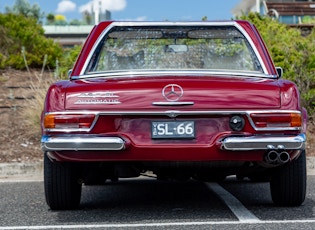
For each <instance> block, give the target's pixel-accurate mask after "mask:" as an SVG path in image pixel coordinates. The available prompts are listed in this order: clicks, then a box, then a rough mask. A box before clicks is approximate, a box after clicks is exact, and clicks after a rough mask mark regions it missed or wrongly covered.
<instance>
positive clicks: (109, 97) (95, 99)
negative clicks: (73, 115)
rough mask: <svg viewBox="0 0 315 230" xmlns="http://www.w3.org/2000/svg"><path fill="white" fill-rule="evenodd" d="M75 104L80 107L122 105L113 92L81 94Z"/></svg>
mask: <svg viewBox="0 0 315 230" xmlns="http://www.w3.org/2000/svg"><path fill="white" fill-rule="evenodd" d="M78 98H79V99H78V100H77V101H76V102H75V103H74V104H79V105H89V104H92V105H96V104H103V105H116V104H120V103H121V102H120V101H119V96H118V95H116V94H115V93H113V92H96V93H81V94H80V95H79V96H78Z"/></svg>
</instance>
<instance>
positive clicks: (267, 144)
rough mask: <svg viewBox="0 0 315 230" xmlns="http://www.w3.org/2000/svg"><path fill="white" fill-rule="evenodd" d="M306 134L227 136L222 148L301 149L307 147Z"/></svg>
mask: <svg viewBox="0 0 315 230" xmlns="http://www.w3.org/2000/svg"><path fill="white" fill-rule="evenodd" d="M305 141H306V136H305V134H299V135H297V136H250V137H227V138H225V139H223V141H222V143H221V148H222V149H225V150H232V151H246V150H272V149H287V150H301V149H304V148H305Z"/></svg>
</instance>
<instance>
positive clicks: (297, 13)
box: [232, 0, 315, 25]
mask: <svg viewBox="0 0 315 230" xmlns="http://www.w3.org/2000/svg"><path fill="white" fill-rule="evenodd" d="M249 12H257V13H260V14H262V15H266V14H268V15H270V16H272V17H275V18H277V19H278V21H279V22H282V23H286V24H290V25H295V24H309V23H310V21H312V20H313V18H314V17H315V0H242V1H241V2H240V3H239V4H238V5H237V6H235V7H234V8H233V10H232V13H233V15H234V16H240V15H242V14H248V13H249Z"/></svg>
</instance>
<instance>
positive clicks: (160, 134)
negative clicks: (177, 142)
mask: <svg viewBox="0 0 315 230" xmlns="http://www.w3.org/2000/svg"><path fill="white" fill-rule="evenodd" d="M151 135H152V139H159V138H164V139H166V138H195V122H194V121H152V124H151Z"/></svg>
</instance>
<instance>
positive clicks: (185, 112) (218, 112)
mask: <svg viewBox="0 0 315 230" xmlns="http://www.w3.org/2000/svg"><path fill="white" fill-rule="evenodd" d="M252 113H261V114H264V113H266V114H270V113H277V114H279V113H297V114H301V112H300V111H298V110H215V111H207V110H200V111H198V110H192V111H189V110H161V111H134V110H129V111H128V110H120V111H86V110H84V111H64V112H49V113H46V114H45V115H47V114H61V115H66V114H94V115H95V118H94V121H93V122H92V125H91V127H90V128H89V129H75V128H73V129H44V131H46V132H65V133H70V132H90V131H91V130H92V129H93V127H94V126H95V124H96V122H97V120H98V118H99V116H101V115H117V116H118V115H130V116H141V115H144V116H146V115H150V116H151V115H152V116H168V117H171V118H175V117H178V116H195V115H235V114H239V115H245V116H246V117H247V118H248V120H249V122H250V124H251V126H252V127H253V129H254V130H256V131H299V130H302V127H266V128H258V127H256V126H255V123H254V122H253V120H252V118H251V116H250V114H252Z"/></svg>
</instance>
